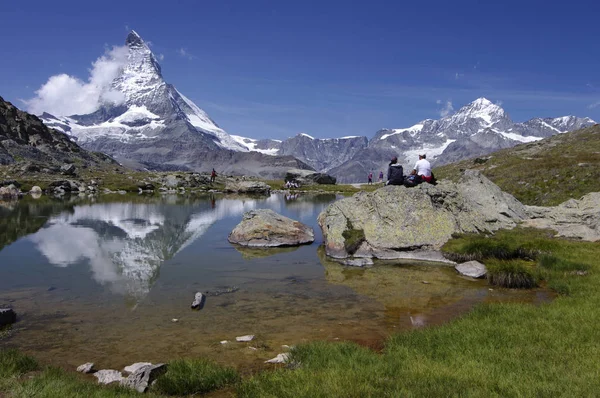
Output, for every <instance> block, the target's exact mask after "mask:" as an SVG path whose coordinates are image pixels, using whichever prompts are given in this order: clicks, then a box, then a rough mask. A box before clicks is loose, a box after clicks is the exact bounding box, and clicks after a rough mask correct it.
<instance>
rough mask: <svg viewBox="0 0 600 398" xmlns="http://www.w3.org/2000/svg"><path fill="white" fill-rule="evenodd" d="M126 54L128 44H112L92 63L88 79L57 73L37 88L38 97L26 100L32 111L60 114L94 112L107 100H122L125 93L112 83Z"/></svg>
mask: <svg viewBox="0 0 600 398" xmlns="http://www.w3.org/2000/svg"><path fill="white" fill-rule="evenodd" d="M127 55H128V48H127V47H126V46H122V47H113V48H111V49H109V50H107V51H106V52H105V53H104V55H102V56H101V57H100V58H98V59H97V60H96V61H94V62H93V63H92V67H91V68H90V69H89V77H88V80H87V81H83V80H81V79H79V78H77V77H75V76H71V75H67V74H65V73H62V74H59V75H54V76H51V77H50V78H49V79H48V81H47V82H46V83H44V84H43V85H42V86H41V87H40V88H39V89H38V90H37V91H36V92H35V97H33V98H30V99H27V100H24V101H23V102H24V103H25V105H26V107H27V110H28V111H29V112H30V113H33V114H36V115H39V114H41V113H43V112H48V113H51V114H53V115H58V116H69V115H77V114H79V115H81V114H87V113H92V112H94V111H96V110H97V109H98V108H99V107H100V106H101V105H102V104H105V103H111V104H121V103H123V102H124V101H125V97H124V95H123V94H122V93H120V92H118V91H115V90H112V89H111V87H110V85H111V83H112V81H113V80H114V79H115V78H116V77H117V76H118V75H119V72H120V71H121V69H122V68H123V66H124V65H125V63H126V62H127Z"/></svg>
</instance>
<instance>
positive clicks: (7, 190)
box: [0, 184, 19, 199]
mask: <svg viewBox="0 0 600 398" xmlns="http://www.w3.org/2000/svg"><path fill="white" fill-rule="evenodd" d="M17 197H19V188H17V187H16V186H15V185H13V184H10V185H8V186H6V187H0V198H13V199H14V198H17Z"/></svg>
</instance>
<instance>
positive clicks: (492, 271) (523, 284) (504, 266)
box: [486, 259, 538, 289]
mask: <svg viewBox="0 0 600 398" xmlns="http://www.w3.org/2000/svg"><path fill="white" fill-rule="evenodd" d="M486 267H487V270H488V272H487V279H488V282H489V284H490V285H492V286H501V287H506V288H513V289H531V288H533V287H536V286H538V278H536V275H535V269H534V268H533V267H532V264H529V262H527V261H523V260H496V259H493V260H492V259H489V260H487V261H486Z"/></svg>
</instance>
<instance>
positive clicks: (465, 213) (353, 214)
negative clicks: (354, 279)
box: [318, 170, 527, 259]
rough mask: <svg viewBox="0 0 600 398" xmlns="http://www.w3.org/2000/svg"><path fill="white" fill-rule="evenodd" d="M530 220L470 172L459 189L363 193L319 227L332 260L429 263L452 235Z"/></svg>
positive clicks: (448, 185)
mask: <svg viewBox="0 0 600 398" xmlns="http://www.w3.org/2000/svg"><path fill="white" fill-rule="evenodd" d="M526 217H527V215H526V211H525V206H523V205H522V204H521V203H520V202H519V201H518V200H516V199H515V198H514V197H512V196H511V195H509V194H507V193H505V192H502V191H501V190H500V188H499V187H498V186H496V185H495V184H494V183H492V182H491V181H490V180H488V179H487V178H486V177H484V176H483V175H482V174H480V173H479V172H477V171H474V170H467V171H466V172H465V173H464V174H463V175H462V177H461V178H460V180H459V182H458V183H454V182H451V181H442V182H440V183H439V184H438V185H430V184H427V183H424V184H421V185H419V186H417V187H415V188H406V187H402V186H386V187H384V188H380V189H378V190H376V191H374V192H368V193H367V192H360V193H358V194H356V195H354V196H353V197H351V198H346V199H342V200H339V201H337V202H335V203H332V204H331V205H330V206H329V207H328V208H327V209H325V211H323V212H322V213H321V214H320V215H319V218H318V222H319V225H320V227H321V229H322V231H323V236H324V239H325V248H326V251H327V255H329V256H331V257H336V258H346V257H348V256H352V255H353V256H355V257H377V258H383V259H394V258H417V259H418V258H419V256H418V255H416V254H415V253H417V254H418V253H423V254H427V255H426V256H425V257H427V258H430V257H431V256H430V254H431V253H432V252H435V251H437V250H438V249H439V248H440V247H441V246H442V245H443V244H444V243H445V242H446V241H448V239H450V238H451V236H452V234H453V233H457V232H491V231H495V230H498V229H501V228H513V227H515V226H516V225H517V223H518V222H520V221H521V220H523V219H525V218H526ZM349 226H350V227H349ZM353 231H362V234H360V233H359V232H353ZM357 242H360V243H358V244H357ZM415 256H416V257H415Z"/></svg>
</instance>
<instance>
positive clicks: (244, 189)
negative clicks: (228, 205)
mask: <svg viewBox="0 0 600 398" xmlns="http://www.w3.org/2000/svg"><path fill="white" fill-rule="evenodd" d="M225 192H235V193H245V194H251V195H253V194H254V195H269V194H270V193H271V187H270V186H269V185H267V184H265V183H264V182H261V181H243V180H228V181H227V182H226V183H225Z"/></svg>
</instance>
